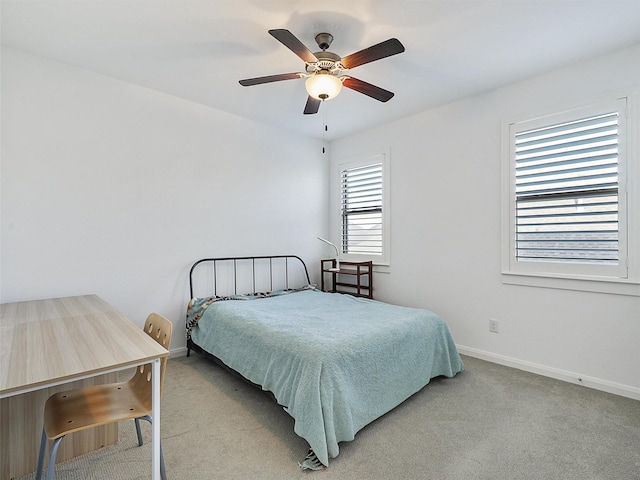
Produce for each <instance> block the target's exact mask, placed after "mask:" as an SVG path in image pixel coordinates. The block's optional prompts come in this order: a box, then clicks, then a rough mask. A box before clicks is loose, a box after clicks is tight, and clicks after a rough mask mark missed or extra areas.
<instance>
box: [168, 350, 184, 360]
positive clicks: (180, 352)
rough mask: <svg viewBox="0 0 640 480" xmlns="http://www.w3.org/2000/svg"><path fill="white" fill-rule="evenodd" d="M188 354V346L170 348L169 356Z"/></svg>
mask: <svg viewBox="0 0 640 480" xmlns="http://www.w3.org/2000/svg"><path fill="white" fill-rule="evenodd" d="M186 355H187V347H180V348H172V349H171V350H169V358H176V357H184V356H186Z"/></svg>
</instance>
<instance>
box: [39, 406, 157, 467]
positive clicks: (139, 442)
mask: <svg viewBox="0 0 640 480" xmlns="http://www.w3.org/2000/svg"><path fill="white" fill-rule="evenodd" d="M134 420H135V424H136V433H137V434H138V446H140V447H141V446H142V444H143V443H142V432H141V431H140V420H146V421H147V422H149V424H151V425H153V420H151V417H150V416H149V415H145V416H144V417H138V418H134ZM160 478H161V479H162V480H167V470H166V468H165V466H164V454H163V453H162V442H160ZM47 480H49V479H47Z"/></svg>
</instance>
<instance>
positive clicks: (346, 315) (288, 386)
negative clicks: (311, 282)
mask: <svg viewBox="0 0 640 480" xmlns="http://www.w3.org/2000/svg"><path fill="white" fill-rule="evenodd" d="M191 338H192V339H193V341H194V342H195V343H196V344H197V345H199V346H200V347H202V348H203V349H204V350H206V351H208V352H210V353H211V354H213V355H215V356H216V357H218V358H219V359H220V360H222V361H223V362H224V363H225V364H226V365H228V366H229V367H231V368H233V369H234V370H236V371H237V372H239V373H241V374H242V375H243V376H244V377H246V378H247V379H248V380H250V381H252V382H254V383H257V384H258V385H261V386H262V388H263V389H264V390H269V391H271V392H273V394H274V395H275V397H276V399H277V401H278V402H279V403H280V404H281V405H283V406H284V407H285V409H286V411H287V412H288V413H289V414H290V415H291V416H292V417H293V418H294V419H295V428H294V430H295V432H296V433H297V434H298V435H300V436H301V437H302V438H304V439H305V440H306V441H307V442H308V443H309V446H310V447H311V449H312V450H313V451H314V452H315V454H316V455H317V457H318V459H319V460H320V461H321V462H322V463H323V464H324V465H328V464H329V458H334V457H336V456H337V455H338V452H339V447H338V444H339V442H342V441H348V440H353V438H354V436H355V434H356V433H357V432H358V431H359V430H360V429H361V428H363V427H364V426H365V425H367V424H368V423H370V422H372V421H373V420H375V419H376V418H378V417H380V416H381V415H383V414H385V413H386V412H388V411H389V410H391V409H393V408H394V407H396V406H397V405H399V404H400V403H402V402H403V401H404V400H406V399H407V398H408V397H410V396H411V395H413V394H414V393H416V392H417V391H419V390H420V389H422V388H423V387H424V386H425V385H427V384H428V383H429V381H430V379H431V378H433V377H436V376H440V375H444V376H447V377H452V376H454V375H455V374H456V373H458V372H461V371H462V370H463V364H462V360H461V359H460V356H459V355H458V352H457V350H456V347H455V344H454V342H453V338H452V336H451V334H450V332H449V329H448V327H447V325H446V323H445V322H444V321H443V320H442V319H441V318H440V317H438V316H437V315H435V314H434V313H432V312H430V311H428V310H419V309H414V308H407V307H399V306H395V305H389V304H385V303H381V302H378V301H375V300H367V299H363V298H356V297H352V296H350V295H341V294H332V293H324V292H320V291H317V290H305V291H300V292H296V293H291V294H288V295H280V296H274V297H268V298H260V299H257V300H251V301H222V302H214V303H210V304H208V308H206V311H205V312H204V313H202V316H201V318H200V319H199V321H198V322H197V324H196V325H195V326H194V327H193V329H192V331H191Z"/></svg>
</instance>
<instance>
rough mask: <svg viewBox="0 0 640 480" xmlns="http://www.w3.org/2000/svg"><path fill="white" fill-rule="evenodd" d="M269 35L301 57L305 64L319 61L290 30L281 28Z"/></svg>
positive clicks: (270, 31) (271, 31)
mask: <svg viewBox="0 0 640 480" xmlns="http://www.w3.org/2000/svg"><path fill="white" fill-rule="evenodd" d="M269 33H270V34H271V36H272V37H273V38H275V39H276V40H278V41H279V42H280V43H282V44H283V45H284V46H285V47H287V48H288V49H289V50H291V51H292V52H293V53H295V54H296V55H297V56H299V57H300V58H301V59H302V61H303V62H307V63H313V62H317V61H318V59H317V58H316V56H315V55H314V54H313V53H311V50H309V49H308V48H307V47H305V46H304V44H303V43H302V42H301V41H300V40H298V38H297V37H296V36H295V35H294V34H293V33H291V32H290V31H289V30H285V29H284V28H279V29H276V30H269Z"/></svg>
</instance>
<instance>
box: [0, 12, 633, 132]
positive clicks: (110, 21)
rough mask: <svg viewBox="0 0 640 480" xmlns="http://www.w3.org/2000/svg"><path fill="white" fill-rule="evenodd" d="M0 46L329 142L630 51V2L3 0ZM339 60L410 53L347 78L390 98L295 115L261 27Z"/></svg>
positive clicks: (340, 102) (283, 64)
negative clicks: (386, 51) (320, 40)
mask: <svg viewBox="0 0 640 480" xmlns="http://www.w3.org/2000/svg"><path fill="white" fill-rule="evenodd" d="M1 5H2V11H1V15H2V43H3V45H7V46H9V47H13V48H16V49H20V50H24V51H27V52H30V53H33V54H36V55H40V56H43V57H48V58H51V59H54V60H57V61H60V62H64V63H68V64H71V65H74V66H78V67H82V68H86V69H88V70H92V71H95V72H99V73H102V74H105V75H109V76H112V77H115V78H118V79H121V80H124V81H127V82H131V83H134V84H138V85H142V86H144V87H148V88H151V89H154V90H158V91H161V92H165V93H168V94H170V95H175V96H177V97H181V98H184V99H187V100H191V101H193V102H196V103H199V104H203V105H208V106H211V107H214V108H217V109H220V110H224V111H226V112H230V113H233V114H236V115H240V116H243V117H248V118H252V119H255V120H258V121H261V122H266V123H269V124H272V125H276V126H279V127H284V128H288V129H293V130H294V131H297V132H299V133H302V134H305V135H311V136H315V137H322V133H323V132H322V129H323V128H322V127H323V121H324V120H325V119H326V122H327V125H328V128H329V130H328V132H327V134H326V138H327V139H329V140H331V139H334V138H339V137H342V136H344V135H348V134H351V133H354V132H357V131H359V130H364V129H367V128H370V127H372V126H374V125H378V124H382V123H386V122H389V121H391V120H394V119H398V118H401V117H405V116H407V115H411V114H414V113H418V112H420V111H423V110H426V109H429V108H432V107H434V106H438V105H442V104H445V103H448V102H451V101H453V100H456V99H459V98H463V97H465V96H469V95H473V94H476V93H480V92H483V91H487V90H490V89H493V88H496V87H499V86H502V85H505V84H509V83H512V82H514V81H518V80H520V79H523V78H527V77H530V76H533V75H536V74H537V73H540V72H544V71H548V70H552V69H554V68H557V67H560V66H563V65H567V64H570V63H574V62H577V61H580V60H584V59H587V58H590V57H594V56H597V55H601V54H604V53H607V52H611V51H615V50H618V49H621V48H624V47H626V46H629V45H632V44H637V43H640V0H341V1H333V0H319V1H314V2H312V1H294V0H200V1H189V0H164V1H161V0H40V1H37V0H2V3H1ZM273 28H286V29H288V30H290V31H291V32H292V33H293V34H294V35H296V36H297V37H298V38H299V39H300V40H301V41H302V42H303V43H304V44H305V45H306V46H307V47H308V48H309V49H310V50H311V51H317V50H318V48H317V45H316V43H315V41H314V37H315V35H316V34H317V33H319V32H329V33H331V34H333V36H334V42H333V44H332V46H331V48H330V51H333V52H334V53H337V54H338V55H340V56H346V55H348V54H350V53H353V52H356V51H358V50H361V49H363V48H366V47H369V46H371V45H373V44H376V43H379V42H381V41H384V40H386V39H388V38H391V37H396V38H398V39H399V40H400V41H401V42H402V43H403V44H404V46H405V48H406V51H405V52H404V53H402V54H400V55H396V56H393V57H389V58H385V59H382V60H379V61H376V62H372V63H370V64H367V65H363V66H360V67H357V68H355V69H353V70H350V71H349V73H350V74H352V75H353V76H355V77H356V78H359V79H361V80H365V81H367V82H369V83H373V84H375V85H378V86H380V87H382V88H385V89H387V90H391V91H393V92H395V97H394V98H392V99H391V100H390V101H389V102H387V103H381V102H378V101H376V100H373V99H371V98H369V97H367V96H365V95H362V94H360V93H357V92H354V91H352V90H348V89H343V91H342V93H341V94H340V95H339V96H338V97H337V98H336V99H334V100H331V101H328V102H325V103H324V104H323V105H322V106H321V107H320V112H319V113H318V114H317V115H306V116H305V115H303V114H302V110H303V108H304V105H305V102H306V98H307V94H306V91H305V89H304V81H303V80H289V81H283V82H277V83H270V84H264V85H257V86H252V87H242V86H240V85H239V83H238V80H240V79H243V78H250V77H257V76H265V75H272V74H278V73H289V72H296V71H302V70H303V64H302V61H301V60H300V59H299V58H298V57H297V56H296V55H295V54H293V52H291V51H290V50H288V49H287V48H286V47H284V46H283V45H282V44H281V43H279V42H278V41H276V40H275V39H274V38H273V37H271V36H270V35H269V34H268V33H267V30H269V29H273Z"/></svg>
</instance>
